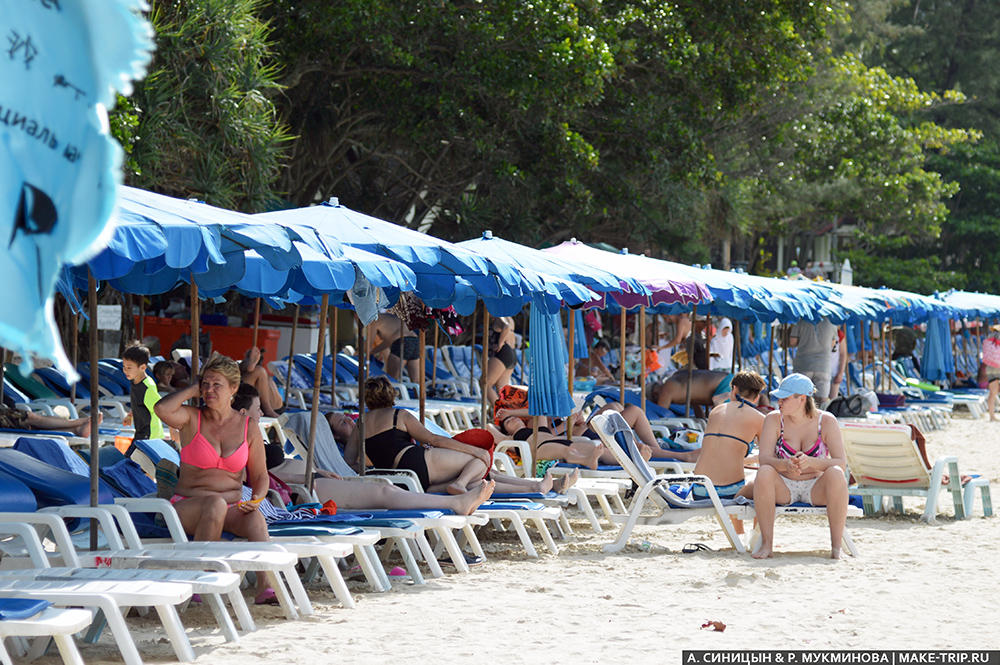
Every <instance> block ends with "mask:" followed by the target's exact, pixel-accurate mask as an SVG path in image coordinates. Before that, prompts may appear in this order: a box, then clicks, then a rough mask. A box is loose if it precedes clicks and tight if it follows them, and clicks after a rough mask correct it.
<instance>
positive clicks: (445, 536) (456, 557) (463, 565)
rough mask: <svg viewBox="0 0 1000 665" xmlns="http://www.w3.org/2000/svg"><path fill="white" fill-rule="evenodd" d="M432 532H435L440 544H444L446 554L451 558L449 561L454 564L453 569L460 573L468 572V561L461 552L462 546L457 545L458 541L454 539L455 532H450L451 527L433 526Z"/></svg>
mask: <svg viewBox="0 0 1000 665" xmlns="http://www.w3.org/2000/svg"><path fill="white" fill-rule="evenodd" d="M434 533H436V534H437V537H438V539H439V540H440V541H441V544H442V545H444V548H445V550H447V552H448V556H449V557H450V558H451V562H452V563H453V564H454V565H455V569H456V570H458V572H460V573H467V572H469V563H468V562H467V561H466V560H465V555H464V554H462V548H461V547H459V546H458V542H457V541H456V540H455V534H454V533H452V531H451V529H449V528H448V527H435V528H434Z"/></svg>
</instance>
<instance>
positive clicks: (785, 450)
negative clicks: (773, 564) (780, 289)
mask: <svg viewBox="0 0 1000 665" xmlns="http://www.w3.org/2000/svg"><path fill="white" fill-rule="evenodd" d="M815 390H816V388H815V386H814V385H813V382H812V380H811V379H810V378H809V377H807V376H805V375H804V374H789V375H788V376H786V377H785V378H784V379H782V380H781V383H780V384H779V385H778V387H777V389H775V390H772V391H771V397H772V398H773V399H776V400H777V402H778V410H777V411H773V412H771V413H769V414H768V415H767V416H766V417H765V418H764V427H763V429H762V430H761V434H760V470H759V471H758V472H757V478H756V479H755V480H754V483H753V498H754V509H755V510H756V513H757V522H758V525H759V526H760V533H761V541H762V542H761V547H760V548H759V549H758V550H757V551H756V552H754V554H753V556H754V557H755V558H765V557H769V556H771V550H772V547H773V538H774V515H775V506H776V505H788V504H800V503H802V504H808V505H813V506H826V513H827V518H828V519H829V521H830V547H831V556H832V557H833V558H839V557H840V542H841V538H842V536H843V533H844V523H845V522H846V520H847V498H848V497H847V479H846V478H845V476H844V469H846V468H847V459H846V455H845V454H844V441H843V439H842V438H841V435H840V426H839V425H838V424H837V419H836V418H835V417H833V415H832V414H829V413H827V412H826V411H820V410H819V409H818V408H817V407H816V403H815V401H814V400H813V392H814V391H815Z"/></svg>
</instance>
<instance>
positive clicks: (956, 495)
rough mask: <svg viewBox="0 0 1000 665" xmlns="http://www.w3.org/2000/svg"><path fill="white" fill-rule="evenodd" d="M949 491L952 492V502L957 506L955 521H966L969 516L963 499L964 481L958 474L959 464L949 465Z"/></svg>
mask: <svg viewBox="0 0 1000 665" xmlns="http://www.w3.org/2000/svg"><path fill="white" fill-rule="evenodd" d="M948 472H949V474H950V476H949V478H948V491H949V492H951V500H952V503H953V504H954V505H955V519H957V520H964V519H965V518H966V516H967V513H966V511H965V501H964V499H963V497H962V481H961V476H959V474H958V462H949V463H948Z"/></svg>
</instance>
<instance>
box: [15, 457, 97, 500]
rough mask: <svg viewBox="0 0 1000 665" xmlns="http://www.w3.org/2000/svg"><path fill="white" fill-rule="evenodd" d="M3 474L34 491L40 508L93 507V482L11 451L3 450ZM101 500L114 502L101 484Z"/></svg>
mask: <svg viewBox="0 0 1000 665" xmlns="http://www.w3.org/2000/svg"><path fill="white" fill-rule="evenodd" d="M0 471H5V472H6V473H8V474H9V475H11V476H14V477H15V478H17V479H18V480H20V481H21V482H23V483H24V484H25V485H27V486H28V487H30V488H31V491H32V492H34V494H35V498H36V499H37V500H38V504H39V505H40V506H61V505H66V504H78V505H87V504H89V503H90V478H88V477H87V476H80V475H77V474H75V473H70V472H69V471H64V470H63V469H60V468H58V467H55V466H52V465H51V464H46V463H45V462H40V461H38V460H37V459H35V458H34V457H32V456H31V455H26V454H25V453H22V452H20V451H19V450H13V449H12V448H0ZM98 493H99V495H98V499H99V501H100V502H101V503H109V502H110V501H112V499H113V495H112V492H111V490H110V488H109V487H108V486H107V485H106V484H105V483H99V484H98Z"/></svg>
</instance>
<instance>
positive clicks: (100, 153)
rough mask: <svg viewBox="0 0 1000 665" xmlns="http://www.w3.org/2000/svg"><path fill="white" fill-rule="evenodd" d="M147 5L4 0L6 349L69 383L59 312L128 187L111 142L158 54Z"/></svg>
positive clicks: (2, 324) (1, 126)
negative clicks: (123, 103) (117, 109)
mask: <svg viewBox="0 0 1000 665" xmlns="http://www.w3.org/2000/svg"><path fill="white" fill-rule="evenodd" d="M144 9H146V6H145V3H143V2H142V0H102V1H101V2H93V1H91V0H0V82H2V84H0V248H2V249H0V255H2V256H3V257H4V260H2V261H0V284H3V285H4V301H3V307H0V345H2V346H4V347H6V348H9V349H12V350H14V351H15V352H18V353H20V354H22V356H23V357H24V358H25V359H27V358H29V357H31V356H44V357H48V358H51V359H52V360H54V361H55V362H56V364H57V365H58V366H59V367H60V368H61V369H64V370H66V371H68V372H71V373H72V367H71V366H70V363H69V361H68V359H67V358H66V354H65V352H64V351H63V349H62V344H61V343H60V340H59V334H58V331H57V330H56V327H55V319H54V316H53V313H52V295H53V292H54V289H55V285H56V281H57V280H58V277H59V272H60V269H61V267H62V265H63V263H65V262H79V261H81V260H84V259H85V258H86V257H87V255H88V251H90V249H89V248H90V247H92V246H93V245H94V244H95V243H96V242H97V241H98V239H99V238H100V236H101V233H102V231H103V230H104V228H105V225H106V223H107V220H108V217H109V216H110V214H111V211H112V209H113V207H114V203H115V189H116V186H117V183H118V181H119V180H120V178H121V174H120V168H119V167H120V164H121V149H120V148H119V146H118V144H117V143H115V141H114V140H113V139H112V138H111V136H110V135H109V133H108V117H107V111H106V109H107V108H108V107H109V106H110V105H112V104H113V103H114V99H115V91H121V92H123V93H125V94H127V93H128V92H130V88H129V82H130V81H131V80H133V79H135V78H138V77H141V76H142V75H143V71H144V68H145V66H146V64H147V62H148V61H149V57H150V53H151V51H152V48H153V41H152V29H151V28H150V26H149V23H148V22H147V21H146V20H145V19H144V18H143V17H142V15H141V13H140V12H141V11H142V10H144Z"/></svg>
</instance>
